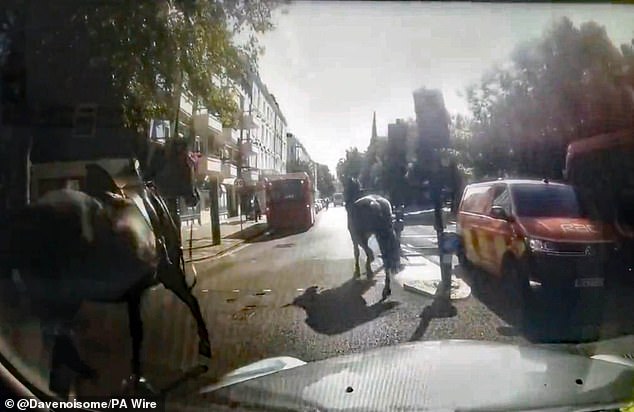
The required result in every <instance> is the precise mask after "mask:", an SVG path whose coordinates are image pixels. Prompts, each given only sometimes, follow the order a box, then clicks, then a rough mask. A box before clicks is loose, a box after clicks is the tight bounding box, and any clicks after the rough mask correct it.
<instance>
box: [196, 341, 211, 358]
mask: <svg viewBox="0 0 634 412" xmlns="http://www.w3.org/2000/svg"><path fill="white" fill-rule="evenodd" d="M198 353H199V354H200V355H201V356H204V357H205V358H207V359H211V345H210V344H209V342H204V341H200V342H198Z"/></svg>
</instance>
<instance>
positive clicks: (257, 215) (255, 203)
mask: <svg viewBox="0 0 634 412" xmlns="http://www.w3.org/2000/svg"><path fill="white" fill-rule="evenodd" d="M253 209H254V210H253V212H254V215H255V221H256V222H257V221H258V220H259V219H260V217H261V216H262V210H261V209H260V201H259V200H258V197H257V195H256V196H254V199H253Z"/></svg>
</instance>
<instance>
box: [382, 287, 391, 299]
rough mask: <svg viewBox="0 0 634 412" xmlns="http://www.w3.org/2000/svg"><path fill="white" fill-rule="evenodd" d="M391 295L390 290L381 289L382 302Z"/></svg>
mask: <svg viewBox="0 0 634 412" xmlns="http://www.w3.org/2000/svg"><path fill="white" fill-rule="evenodd" d="M391 294H392V290H391V289H383V295H382V296H383V299H382V300H385V299H387V298H388V296H390V295H391Z"/></svg>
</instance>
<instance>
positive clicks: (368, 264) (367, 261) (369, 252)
mask: <svg viewBox="0 0 634 412" xmlns="http://www.w3.org/2000/svg"><path fill="white" fill-rule="evenodd" d="M368 239H369V236H368V237H365V236H364V237H363V238H362V239H361V242H360V243H361V247H362V248H363V251H364V252H365V257H366V259H365V275H366V276H367V277H368V278H371V277H372V276H374V274H373V273H372V266H371V263H372V262H374V253H373V252H372V249H370V246H368Z"/></svg>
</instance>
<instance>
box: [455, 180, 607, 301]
mask: <svg viewBox="0 0 634 412" xmlns="http://www.w3.org/2000/svg"><path fill="white" fill-rule="evenodd" d="M593 216H596V214H595V212H594V208H593V207H592V205H591V203H589V202H586V201H584V199H583V198H582V197H581V195H580V194H579V193H578V192H577V190H576V189H575V188H574V187H573V186H571V185H567V184H562V183H553V182H548V181H547V180H544V181H541V180H497V181H491V182H484V183H476V184H472V185H469V186H467V187H466V188H465V190H464V193H463V196H462V200H461V202H460V207H459V211H458V227H457V231H458V235H459V236H460V239H461V242H462V250H461V252H460V254H459V258H460V260H461V262H462V263H463V264H465V265H468V264H473V265H474V266H477V267H479V268H481V269H484V270H485V271H486V272H488V273H489V274H491V275H493V276H495V277H498V278H500V279H503V280H506V281H509V282H511V283H513V284H514V285H515V286H516V287H518V288H519V290H520V291H522V292H529V291H530V290H531V288H530V284H529V281H536V282H539V283H541V285H542V287H544V288H602V287H603V286H604V283H605V280H606V278H607V276H608V275H609V274H610V273H611V270H612V269H611V268H612V266H613V264H614V262H615V260H616V259H617V258H616V257H617V256H618V241H617V236H616V233H615V230H614V228H613V226H612V225H610V224H607V223H602V222H601V221H600V219H595V218H593Z"/></svg>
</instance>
